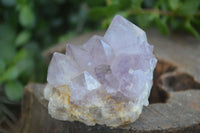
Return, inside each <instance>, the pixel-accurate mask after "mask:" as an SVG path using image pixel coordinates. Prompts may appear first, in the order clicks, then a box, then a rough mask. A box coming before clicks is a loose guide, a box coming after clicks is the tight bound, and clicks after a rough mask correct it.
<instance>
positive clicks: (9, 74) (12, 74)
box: [0, 66, 20, 82]
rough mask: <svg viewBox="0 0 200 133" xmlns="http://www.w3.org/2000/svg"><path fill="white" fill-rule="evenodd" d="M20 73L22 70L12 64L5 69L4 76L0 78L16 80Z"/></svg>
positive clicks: (1, 79) (2, 79) (0, 79)
mask: <svg viewBox="0 0 200 133" xmlns="http://www.w3.org/2000/svg"><path fill="white" fill-rule="evenodd" d="M19 74H20V70H19V69H18V68H17V67H16V66H11V67H9V68H8V69H6V70H5V72H4V73H3V75H2V77H1V78H0V81H1V82H3V81H9V80H15V79H16V78H17V77H18V76H19Z"/></svg>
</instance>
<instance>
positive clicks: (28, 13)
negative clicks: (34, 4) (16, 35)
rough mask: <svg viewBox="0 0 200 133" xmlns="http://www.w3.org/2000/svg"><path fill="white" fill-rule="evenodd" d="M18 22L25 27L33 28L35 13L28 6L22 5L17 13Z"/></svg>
mask: <svg viewBox="0 0 200 133" xmlns="http://www.w3.org/2000/svg"><path fill="white" fill-rule="evenodd" d="M19 22H20V24H21V25H22V26H24V27H26V28H33V26H34V25H35V14H34V12H33V10H32V9H31V8H30V7H29V6H27V5H26V6H23V7H22V8H21V10H20V14H19Z"/></svg>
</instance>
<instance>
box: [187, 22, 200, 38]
mask: <svg viewBox="0 0 200 133" xmlns="http://www.w3.org/2000/svg"><path fill="white" fill-rule="evenodd" d="M185 29H186V30H187V31H189V32H190V33H191V34H193V35H194V36H195V37H196V38H197V39H199V40H200V35H199V33H198V32H197V31H196V29H195V28H194V27H193V26H192V25H191V22H190V20H187V21H186V23H185Z"/></svg>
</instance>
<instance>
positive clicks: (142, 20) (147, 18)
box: [136, 14, 156, 29]
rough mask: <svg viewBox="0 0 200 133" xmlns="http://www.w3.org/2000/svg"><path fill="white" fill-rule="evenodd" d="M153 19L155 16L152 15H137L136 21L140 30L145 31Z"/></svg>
mask: <svg viewBox="0 0 200 133" xmlns="http://www.w3.org/2000/svg"><path fill="white" fill-rule="evenodd" d="M155 17H156V16H155V15H153V14H144V15H138V16H137V17H136V20H137V23H138V25H139V26H140V27H141V28H143V29H146V28H148V27H149V26H150V25H151V23H152V22H153V20H154V18H155Z"/></svg>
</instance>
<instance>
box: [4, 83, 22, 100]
mask: <svg viewBox="0 0 200 133" xmlns="http://www.w3.org/2000/svg"><path fill="white" fill-rule="evenodd" d="M5 94H6V96H7V97H8V99H9V100H12V101H19V100H20V99H21V98H22V95H23V85H22V84H21V83H20V82H19V81H10V82H7V83H6V84H5Z"/></svg>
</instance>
